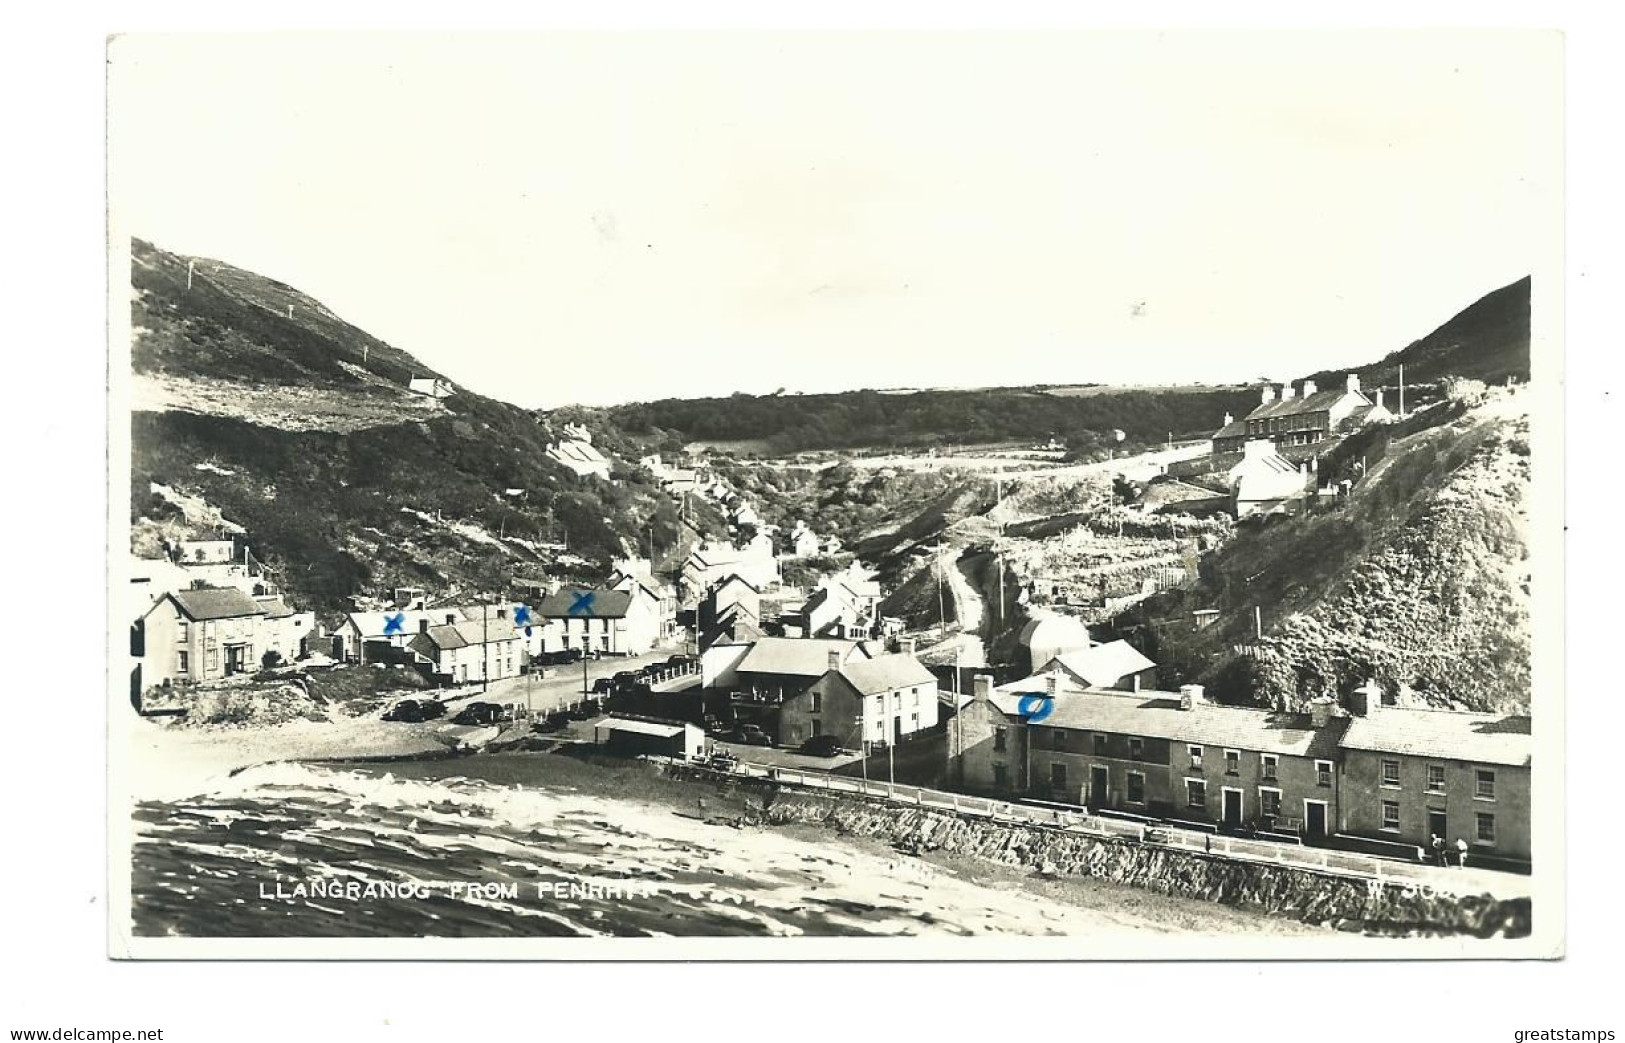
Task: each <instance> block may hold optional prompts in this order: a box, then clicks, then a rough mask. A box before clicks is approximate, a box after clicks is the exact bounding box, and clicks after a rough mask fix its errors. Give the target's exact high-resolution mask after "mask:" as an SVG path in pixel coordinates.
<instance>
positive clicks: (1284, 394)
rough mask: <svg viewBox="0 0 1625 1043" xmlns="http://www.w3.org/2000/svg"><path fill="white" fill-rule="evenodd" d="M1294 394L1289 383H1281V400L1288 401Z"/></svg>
mask: <svg viewBox="0 0 1625 1043" xmlns="http://www.w3.org/2000/svg"><path fill="white" fill-rule="evenodd" d="M1294 394H1295V392H1294V391H1293V390H1292V385H1291V384H1282V385H1281V401H1282V402H1290V401H1291V400H1292V396H1293V395H1294Z"/></svg>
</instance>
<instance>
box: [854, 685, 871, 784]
mask: <svg viewBox="0 0 1625 1043" xmlns="http://www.w3.org/2000/svg"><path fill="white" fill-rule="evenodd" d="M859 705H861V704H859ZM856 720H857V722H858V743H859V744H860V745H859V747H858V748H859V749H860V750H861V751H862V753H863V791H864V793H868V792H869V736H868V733H867V731H866V730H865V729H864V727H863V714H861V713H860V714H858V716H857V718H856Z"/></svg>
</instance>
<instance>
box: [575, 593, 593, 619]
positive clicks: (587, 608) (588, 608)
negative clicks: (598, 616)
mask: <svg viewBox="0 0 1625 1043" xmlns="http://www.w3.org/2000/svg"><path fill="white" fill-rule="evenodd" d="M571 597H573V598H575V603H574V604H572V605H571V606H570V615H572V616H585V615H589V614H590V613H591V612H592V591H590V590H589V591H585V592H583V593H581V594H572V595H571Z"/></svg>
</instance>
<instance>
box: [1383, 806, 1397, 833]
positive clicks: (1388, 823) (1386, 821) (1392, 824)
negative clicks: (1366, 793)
mask: <svg viewBox="0 0 1625 1043" xmlns="http://www.w3.org/2000/svg"><path fill="white" fill-rule="evenodd" d="M1382 828H1383V829H1385V830H1387V831H1388V832H1390V833H1398V832H1399V801H1397V800H1385V801H1383V802H1382Z"/></svg>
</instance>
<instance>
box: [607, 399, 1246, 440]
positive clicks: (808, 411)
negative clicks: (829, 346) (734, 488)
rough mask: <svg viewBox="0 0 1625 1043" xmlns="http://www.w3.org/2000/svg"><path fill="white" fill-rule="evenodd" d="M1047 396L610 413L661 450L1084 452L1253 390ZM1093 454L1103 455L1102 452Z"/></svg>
mask: <svg viewBox="0 0 1625 1043" xmlns="http://www.w3.org/2000/svg"><path fill="white" fill-rule="evenodd" d="M1090 392H1091V393H1089V394H1082V395H1080V394H1075V393H1063V394H1051V393H1050V392H1049V391H1048V390H1047V389H1045V388H981V389H976V390H964V391H959V390H954V391H916V392H909V393H906V394H888V393H883V392H879V391H868V390H865V391H845V392H841V393H838V394H824V395H745V394H736V395H731V396H729V397H727V398H701V399H666V400H662V401H658V402H638V403H633V404H630V405H624V406H614V407H611V408H609V409H608V410H607V411H606V413H607V415H608V416H609V417H610V418H611V419H612V420H613V421H614V423H615V424H616V425H617V426H619V427H620V428H622V429H623V430H625V431H627V432H630V433H633V434H637V435H641V436H645V437H648V438H650V439H653V440H661V441H664V442H665V443H666V444H670V445H680V444H683V443H685V442H692V441H705V442H724V443H743V442H751V443H754V444H760V445H762V446H763V448H765V449H766V450H767V452H768V453H770V454H788V453H794V452H801V451H804V450H819V449H852V448H894V447H895V448H904V447H915V446H933V445H943V444H956V445H977V444H988V443H996V442H1008V441H1029V442H1031V441H1042V440H1046V439H1049V438H1052V437H1054V438H1059V439H1062V440H1063V441H1064V442H1066V444H1067V445H1068V447H1069V448H1071V449H1072V450H1073V451H1074V452H1075V453H1078V454H1087V453H1089V452H1090V451H1091V450H1093V449H1099V448H1102V447H1104V446H1106V445H1108V444H1112V443H1111V437H1112V431H1113V430H1114V429H1116V430H1121V431H1123V432H1124V433H1125V435H1126V436H1127V438H1128V440H1129V441H1130V442H1134V443H1140V444H1145V443H1159V442H1161V441H1163V440H1164V439H1165V438H1166V437H1167V436H1168V434H1169V432H1172V433H1173V435H1174V437H1175V438H1185V437H1191V436H1195V437H1202V436H1206V435H1207V434H1209V433H1210V432H1212V430H1213V429H1214V428H1215V427H1216V426H1218V423H1219V420H1220V418H1221V417H1223V416H1224V414H1225V413H1226V412H1231V413H1245V412H1246V411H1247V410H1249V409H1251V408H1252V407H1253V405H1254V400H1255V398H1256V395H1257V392H1255V391H1252V390H1248V389H1245V388H1202V387H1189V388H1178V389H1165V388H1158V389H1152V390H1145V389H1137V388H1125V389H1111V388H1093V389H1090ZM1101 455H1104V452H1102V454H1101Z"/></svg>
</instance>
